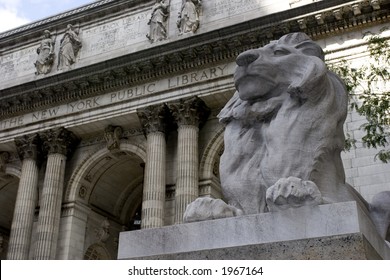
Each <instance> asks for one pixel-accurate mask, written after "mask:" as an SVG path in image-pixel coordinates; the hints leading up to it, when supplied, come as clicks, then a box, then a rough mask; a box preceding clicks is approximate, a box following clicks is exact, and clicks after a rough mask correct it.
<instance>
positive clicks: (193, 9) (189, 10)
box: [177, 0, 202, 35]
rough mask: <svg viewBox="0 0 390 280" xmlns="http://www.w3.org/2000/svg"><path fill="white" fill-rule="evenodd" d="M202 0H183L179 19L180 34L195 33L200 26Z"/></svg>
mask: <svg viewBox="0 0 390 280" xmlns="http://www.w3.org/2000/svg"><path fill="white" fill-rule="evenodd" d="M201 5H202V1H201V0H183V2H182V5H181V9H180V12H179V19H178V20H177V27H178V28H179V35H182V34H183V33H195V32H196V30H198V28H199V13H200V8H201Z"/></svg>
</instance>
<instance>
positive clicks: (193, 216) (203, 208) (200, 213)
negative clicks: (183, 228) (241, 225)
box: [184, 197, 243, 223]
mask: <svg viewBox="0 0 390 280" xmlns="http://www.w3.org/2000/svg"><path fill="white" fill-rule="evenodd" d="M242 214H243V212H242V210H240V209H237V208H235V207H233V206H231V205H228V204H226V203H225V202H224V201H222V200H221V199H213V198H209V197H200V198H197V199H196V200H195V201H193V202H192V203H190V204H189V205H188V206H187V209H186V211H185V213H184V223H192V222H198V221H205V220H214V219H221V218H228V217H234V216H240V215H242Z"/></svg>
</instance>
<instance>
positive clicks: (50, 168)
mask: <svg viewBox="0 0 390 280" xmlns="http://www.w3.org/2000/svg"><path fill="white" fill-rule="evenodd" d="M41 138H42V139H43V147H44V149H45V151H47V153H48V156H47V164H46V173H45V179H44V182H43V188H42V196H41V201H40V209H39V217H38V225H37V241H36V245H35V253H34V259H37V260H52V259H54V258H55V257H56V249H57V240H58V232H59V227H60V218H61V204H62V194H63V190H64V176H65V165H66V159H67V157H68V156H69V155H70V153H71V152H72V150H73V148H74V145H75V144H76V143H77V138H76V137H75V135H74V134H73V133H72V132H70V131H68V130H66V129H64V128H59V129H52V130H49V131H47V132H45V133H43V134H42V136H41Z"/></svg>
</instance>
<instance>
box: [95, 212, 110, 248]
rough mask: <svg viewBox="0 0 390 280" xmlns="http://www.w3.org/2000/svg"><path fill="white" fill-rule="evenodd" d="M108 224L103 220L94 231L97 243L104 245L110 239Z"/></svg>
mask: <svg viewBox="0 0 390 280" xmlns="http://www.w3.org/2000/svg"><path fill="white" fill-rule="evenodd" d="M110 226H111V225H110V222H109V221H108V219H107V218H105V219H104V220H103V221H102V223H101V224H100V228H97V229H95V233H96V239H97V242H103V243H105V242H106V241H107V240H108V238H109V237H110Z"/></svg>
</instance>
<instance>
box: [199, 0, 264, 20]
mask: <svg viewBox="0 0 390 280" xmlns="http://www.w3.org/2000/svg"><path fill="white" fill-rule="evenodd" d="M260 3H261V1H258V0H230V1H225V0H217V1H212V2H211V3H204V5H205V6H206V5H210V6H209V7H207V9H206V8H204V10H203V11H204V13H206V14H207V17H210V18H215V17H218V18H220V17H221V16H223V17H226V16H234V15H238V14H241V13H245V12H249V11H254V10H256V9H259V8H260V7H261V6H262V5H261V4H260Z"/></svg>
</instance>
